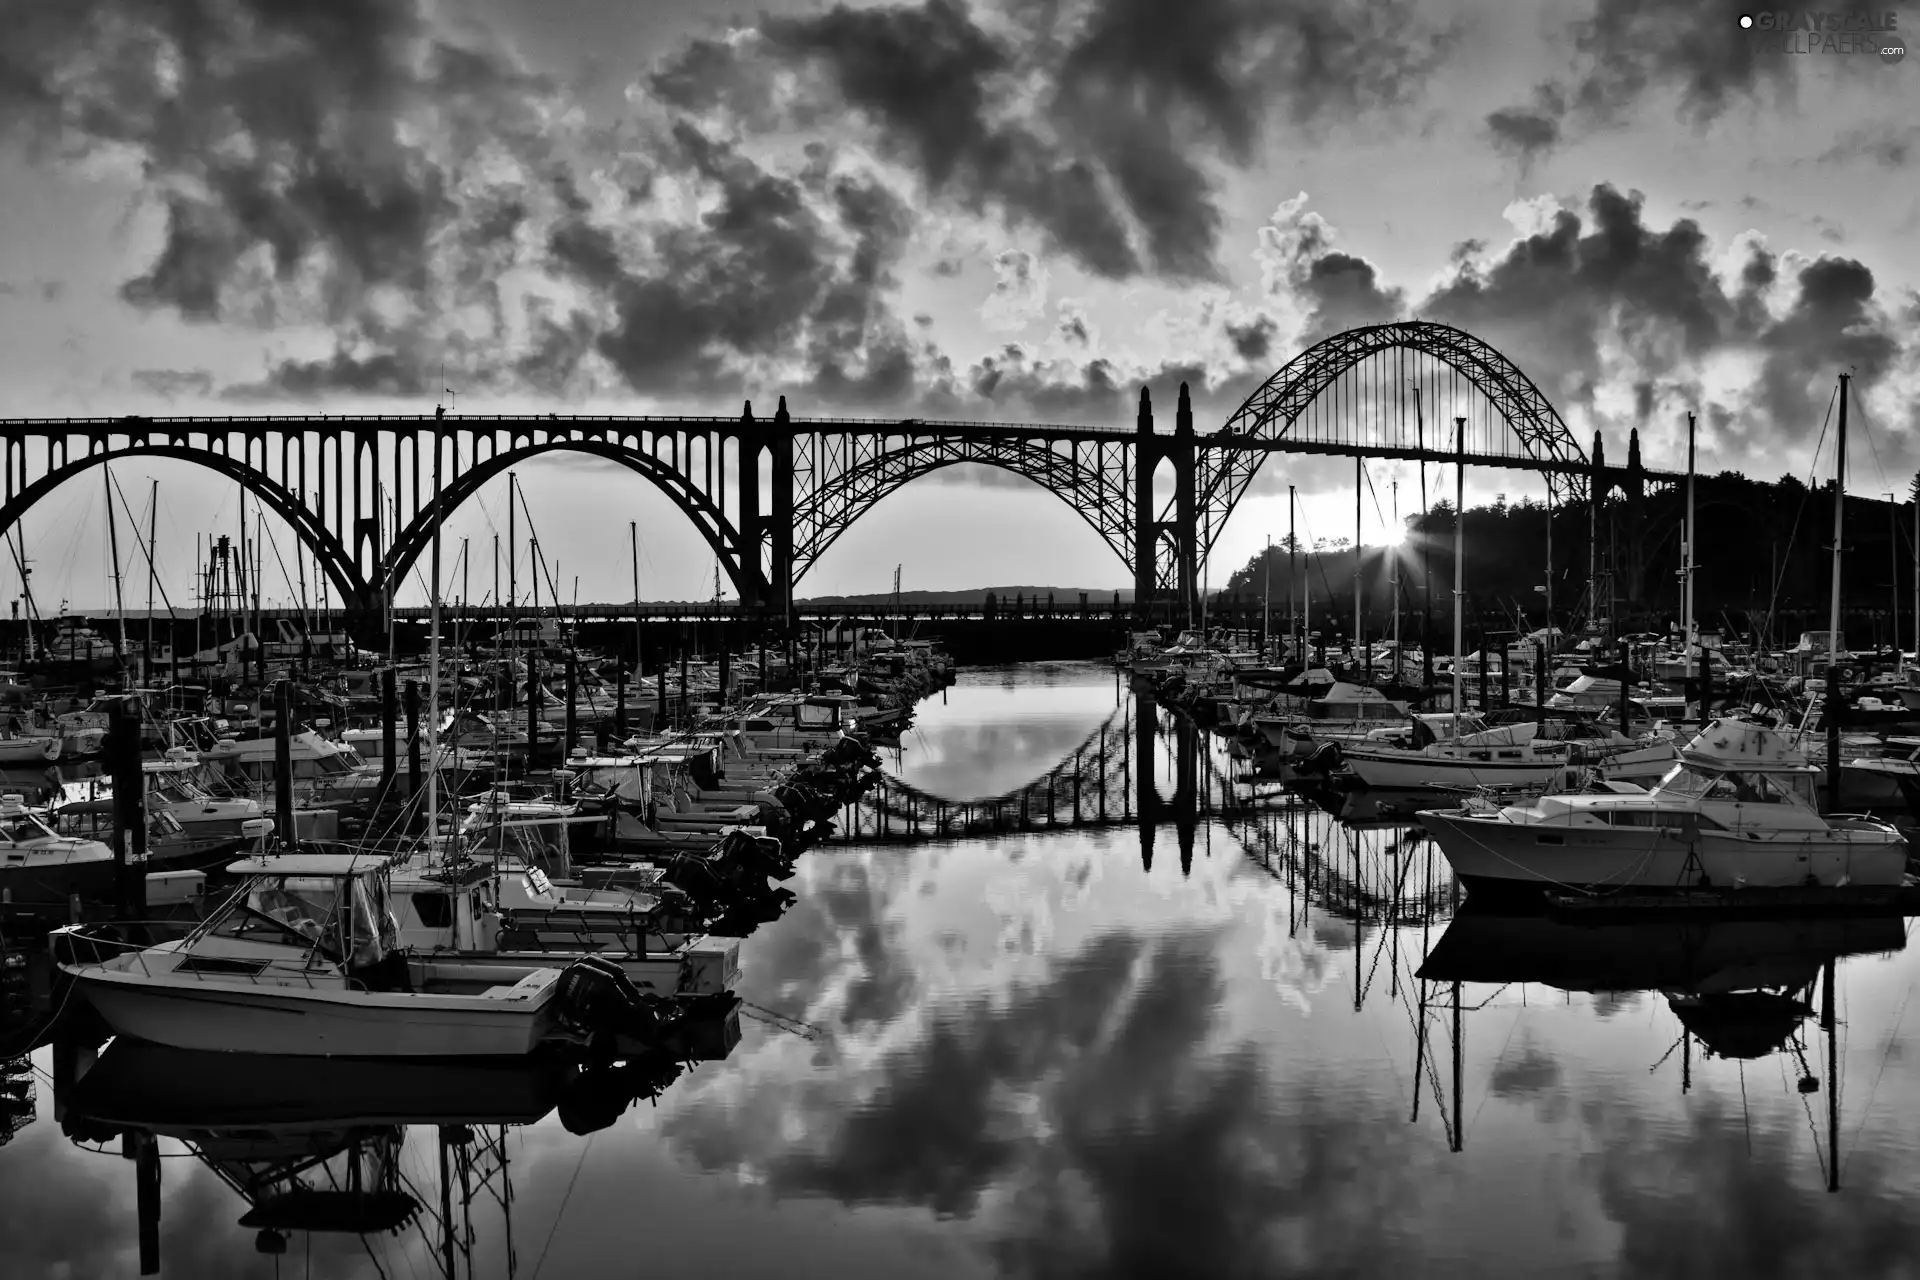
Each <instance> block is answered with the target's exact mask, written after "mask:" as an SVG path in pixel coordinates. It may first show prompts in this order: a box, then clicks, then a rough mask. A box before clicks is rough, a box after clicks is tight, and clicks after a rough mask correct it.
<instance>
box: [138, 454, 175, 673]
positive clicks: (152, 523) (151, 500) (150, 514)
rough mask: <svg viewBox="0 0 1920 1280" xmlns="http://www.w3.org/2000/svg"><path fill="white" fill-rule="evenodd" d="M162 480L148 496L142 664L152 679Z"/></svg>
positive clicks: (170, 613)
mask: <svg viewBox="0 0 1920 1280" xmlns="http://www.w3.org/2000/svg"><path fill="white" fill-rule="evenodd" d="M159 530H160V482H159V481H158V480H155V481H154V482H153V492H152V493H151V494H150V495H148V498H147V648H146V652H145V653H144V654H142V655H141V665H142V666H143V667H144V668H145V671H144V672H143V673H142V676H141V678H142V679H143V680H150V679H152V675H151V672H152V671H153V588H154V584H155V583H156V582H157V581H158V579H159V576H160V574H159V570H157V569H155V568H154V565H153V554H154V550H155V547H154V540H155V539H156V538H158V537H159V536H160V532H159ZM167 622H168V624H169V625H168V636H169V638H171V636H172V625H171V624H172V622H173V610H172V609H171V608H169V609H168V610H167Z"/></svg>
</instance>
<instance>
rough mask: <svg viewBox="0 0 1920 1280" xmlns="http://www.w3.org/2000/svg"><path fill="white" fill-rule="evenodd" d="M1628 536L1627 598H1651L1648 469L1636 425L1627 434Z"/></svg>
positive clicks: (1641, 599)
mask: <svg viewBox="0 0 1920 1280" xmlns="http://www.w3.org/2000/svg"><path fill="white" fill-rule="evenodd" d="M1626 489H1627V537H1626V561H1627V564H1626V570H1627V592H1626V598H1627V599H1629V600H1634V601H1644V600H1645V599H1646V598H1647V592H1646V586H1647V545H1646V539H1645V537H1644V536H1643V533H1644V530H1645V528H1646V500H1647V472H1646V468H1645V467H1643V466H1641V464H1640V428H1638V427H1635V428H1633V430H1632V432H1631V433H1629V434H1628V436H1627V484H1626Z"/></svg>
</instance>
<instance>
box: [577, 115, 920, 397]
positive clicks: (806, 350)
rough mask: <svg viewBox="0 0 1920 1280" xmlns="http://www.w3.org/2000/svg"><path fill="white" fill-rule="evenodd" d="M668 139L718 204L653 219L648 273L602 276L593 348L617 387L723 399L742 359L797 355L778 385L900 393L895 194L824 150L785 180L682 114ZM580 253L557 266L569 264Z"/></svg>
mask: <svg viewBox="0 0 1920 1280" xmlns="http://www.w3.org/2000/svg"><path fill="white" fill-rule="evenodd" d="M671 144H672V145H671V149H670V151H667V152H666V153H664V154H665V155H666V156H667V157H668V158H670V159H671V161H672V162H673V163H674V164H676V165H677V166H679V168H680V169H681V170H682V171H684V172H685V173H687V174H688V175H690V176H691V177H693V178H694V179H697V180H698V181H699V182H701V183H702V184H703V185H705V186H706V187H707V188H709V189H710V190H712V191H714V192H715V193H716V194H717V196H718V197H719V204H718V206H717V207H716V208H714V209H713V210H711V211H710V212H708V213H706V214H704V215H702V217H701V219H700V221H699V222H698V223H696V224H689V225H683V226H666V227H662V228H660V229H659V230H658V231H657V232H656V234H655V235H654V237H653V241H652V245H651V258H652V261H651V262H650V263H649V265H648V266H647V268H646V269H645V270H644V271H641V270H634V269H630V268H621V269H619V272H618V274H617V275H615V276H614V277H613V278H612V279H610V280H609V281H608V282H607V287H608V292H609V295H610V297H611V299H612V301H613V306H614V311H615V323H614V325H613V327H612V328H610V329H608V330H607V331H605V332H603V333H602V334H601V335H600V336H599V338H598V339H597V343H596V345H597V347H598V350H599V352H600V354H601V355H602V356H604V357H605V358H606V359H607V361H608V362H609V363H610V364H611V365H612V366H613V367H614V369H615V370H617V371H618V372H619V374H620V376H621V377H622V378H624V379H625V381H626V382H627V384H628V385H629V386H630V387H632V388H633V389H634V390H636V391H649V392H662V391H666V392H672V391H683V392H692V393H699V394H712V393H716V392H726V393H728V394H733V393H736V392H739V391H742V390H744V389H747V388H748V387H749V385H750V383H749V378H750V372H749V368H748V365H749V363H750V362H751V361H753V360H755V359H759V360H762V361H773V360H779V359H783V358H786V357H790V356H794V355H799V356H800V357H802V358H803V359H804V361H805V363H806V365H807V369H808V373H807V374H806V375H804V376H803V377H802V378H801V379H800V380H798V381H794V382H787V383H785V384H784V385H785V386H788V387H792V388H793V389H794V390H796V391H806V390H811V391H814V392H816V393H817V395H818V396H819V397H820V398H821V399H825V400H829V401H831V402H833V403H840V404H845V403H866V402H872V401H888V400H903V399H906V398H908V397H909V394H910V392H911V390H912V386H913V363H912V360H911V359H910V358H909V352H910V348H909V347H908V345H907V342H906V339H905V337H904V326H903V325H902V324H901V322H900V320H899V318H898V317H897V315H895V313H894V311H893V309H892V306H891V302H890V298H891V294H892V292H893V288H894V284H895V279H894V274H893V273H894V269H895V267H896V265H897V264H898V262H899V259H900V255H901V253H902V251H903V249H904V247H905V245H906V242H907V237H908V235H909V233H910V232H911V230H912V228H913V216H912V212H911V210H910V209H909V207H908V206H907V205H906V203H905V201H904V200H902V199H901V197H900V196H899V195H898V194H896V193H895V192H894V191H892V190H891V189H890V188H888V187H887V186H885V185H884V184H883V183H882V182H880V181H879V180H878V179H877V178H874V177H872V176H871V175H864V174H848V173H835V172H833V171H832V170H831V168H830V163H831V154H830V153H829V152H828V151H827V150H826V149H825V148H824V147H817V146H816V147H815V148H814V149H813V154H812V156H811V159H812V161H813V163H811V164H809V165H808V166H807V167H806V168H805V169H803V170H802V171H801V172H800V173H799V174H798V175H794V176H789V175H783V174H779V173H775V172H773V171H771V170H769V169H767V168H765V167H763V166H762V165H761V164H760V163H758V162H757V161H755V160H754V159H752V158H751V157H749V156H748V155H746V154H745V153H744V152H743V151H741V150H740V149H739V148H737V147H735V146H733V145H732V144H730V143H728V142H726V141H724V140H721V139H715V138H712V137H709V136H708V135H706V134H704V133H702V132H701V131H700V130H698V129H697V128H695V127H694V126H693V125H692V124H690V123H688V122H685V121H682V122H680V123H678V124H676V125H675V126H674V128H673V131H672V137H671ZM576 238H579V239H585V236H584V233H583V234H582V236H580V237H576ZM592 243H593V244H594V245H595V247H600V246H603V245H604V243H605V242H604V241H595V242H592ZM580 252H581V251H580V250H579V249H577V248H576V249H575V250H574V252H573V255H572V257H571V258H569V259H565V260H563V261H565V263H566V265H567V266H568V267H570V268H572V269H575V270H577V269H578V266H577V263H578V260H579V256H580ZM604 261H605V257H604V255H601V257H600V258H599V259H598V260H597V262H596V269H599V266H598V263H600V262H604ZM762 386H763V387H764V383H763V384H762Z"/></svg>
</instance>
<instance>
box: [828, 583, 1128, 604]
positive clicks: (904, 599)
mask: <svg viewBox="0 0 1920 1280" xmlns="http://www.w3.org/2000/svg"><path fill="white" fill-rule="evenodd" d="M989 591H991V592H992V593H993V595H994V598H995V599H998V600H1011V599H1012V598H1013V597H1014V596H1025V597H1027V598H1028V599H1032V598H1034V597H1036V596H1037V597H1039V598H1040V599H1042V600H1044V599H1046V598H1047V594H1048V593H1049V592H1051V593H1052V594H1053V598H1054V600H1055V601H1056V602H1057V603H1064V602H1067V601H1073V602H1075V603H1078V601H1079V599H1080V593H1081V592H1082V591H1085V592H1086V593H1087V599H1089V600H1104V601H1108V602H1111V601H1112V600H1113V598H1114V596H1115V595H1116V594H1117V595H1118V596H1119V597H1120V601H1121V603H1123V604H1126V603H1130V602H1131V601H1132V600H1133V590H1132V588H1127V589H1125V590H1122V591H1119V592H1115V590H1114V589H1113V588H1112V587H1107V588H1104V589H1097V588H1091V587H972V588H968V589H966V590H964V591H902V592H901V593H900V603H901V604H915V605H934V604H949V605H951V604H974V605H977V604H979V603H980V602H981V601H983V600H985V599H986V598H987V593H988V592H989ZM892 600H893V592H891V591H876V592H873V593H871V594H868V595H858V596H806V597H804V598H802V599H799V600H796V601H795V603H796V604H813V605H836V604H845V605H855V604H859V605H873V604H888V603H891V602H892Z"/></svg>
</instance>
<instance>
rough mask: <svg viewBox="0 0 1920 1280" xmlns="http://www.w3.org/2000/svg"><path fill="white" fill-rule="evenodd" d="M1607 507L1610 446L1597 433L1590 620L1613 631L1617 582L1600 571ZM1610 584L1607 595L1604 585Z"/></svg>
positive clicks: (1591, 490)
mask: <svg viewBox="0 0 1920 1280" xmlns="http://www.w3.org/2000/svg"><path fill="white" fill-rule="evenodd" d="M1606 506H1607V454H1606V442H1605V441H1603V440H1602V439H1601V438H1600V433H1599V432H1598V431H1595V432H1594V433H1593V474H1592V475H1591V476H1589V477H1588V479H1587V593H1588V599H1587V620H1588V621H1589V622H1591V623H1596V624H1597V623H1600V622H1601V621H1603V620H1604V621H1605V622H1606V624H1607V626H1608V627H1609V628H1611V627H1612V625H1613V590H1612V582H1613V579H1612V577H1611V576H1610V575H1607V574H1604V573H1603V572H1602V570H1601V568H1600V565H1601V561H1602V556H1601V550H1600V527H1601V524H1602V523H1603V521H1602V519H1601V513H1602V512H1603V511H1605V510H1606ZM1603 582H1605V583H1606V584H1607V587H1606V590H1605V593H1604V595H1603V594H1602V588H1601V584H1602V583H1603Z"/></svg>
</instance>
